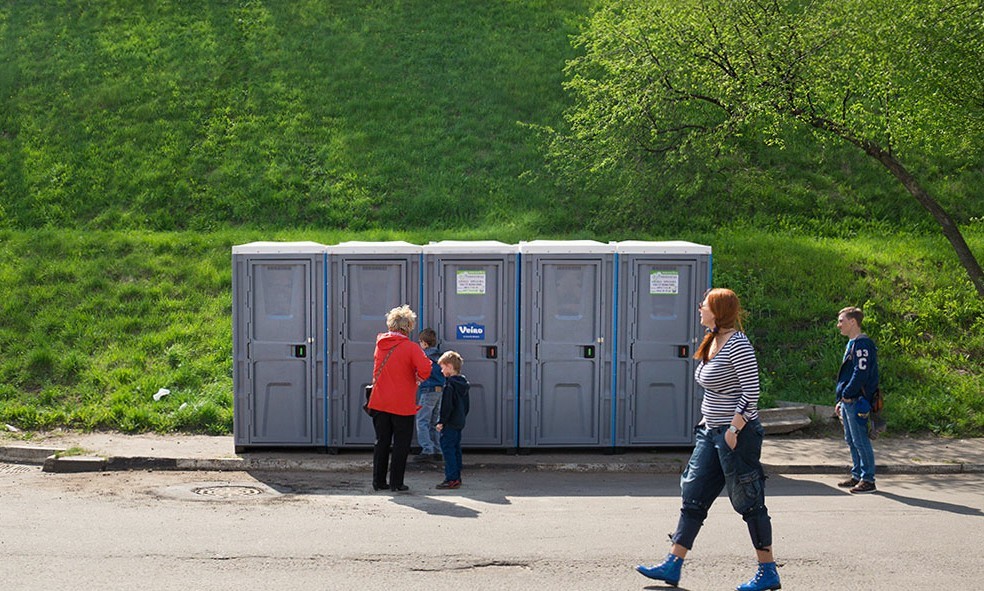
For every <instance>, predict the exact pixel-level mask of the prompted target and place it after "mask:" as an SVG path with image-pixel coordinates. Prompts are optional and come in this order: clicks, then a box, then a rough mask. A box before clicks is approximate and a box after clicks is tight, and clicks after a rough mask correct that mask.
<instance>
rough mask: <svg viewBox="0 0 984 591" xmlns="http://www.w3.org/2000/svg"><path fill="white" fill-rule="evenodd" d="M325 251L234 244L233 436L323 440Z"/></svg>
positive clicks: (252, 440)
mask: <svg viewBox="0 0 984 591" xmlns="http://www.w3.org/2000/svg"><path fill="white" fill-rule="evenodd" d="M324 252H325V246H324V245H322V244H316V243H314V242H280V243H278V242H253V243H250V244H243V245H238V246H233V248H232V264H233V268H232V269H233V273H232V275H233V282H232V283H233V293H232V295H233V297H232V301H233V305H232V321H233V339H232V341H233V347H232V349H233V360H234V363H233V375H232V377H233V436H234V437H233V439H234V442H235V446H236V449H237V450H242V449H244V448H246V447H249V446H263V447H268V446H273V447H276V446H314V445H323V444H324V429H323V427H324V421H323V417H324V380H323V377H324V351H325V349H324V338H323V329H322V326H323V321H324V318H323V305H324Z"/></svg>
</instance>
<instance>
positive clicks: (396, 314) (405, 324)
mask: <svg viewBox="0 0 984 591" xmlns="http://www.w3.org/2000/svg"><path fill="white" fill-rule="evenodd" d="M415 326H417V315H416V314H414V313H413V310H411V309H410V306H408V305H406V304H403V305H402V306H399V307H396V308H393V309H392V310H390V311H389V313H387V314H386V328H388V329H389V330H390V331H392V332H400V333H403V334H405V335H407V336H410V334H411V333H413V328H414V327H415Z"/></svg>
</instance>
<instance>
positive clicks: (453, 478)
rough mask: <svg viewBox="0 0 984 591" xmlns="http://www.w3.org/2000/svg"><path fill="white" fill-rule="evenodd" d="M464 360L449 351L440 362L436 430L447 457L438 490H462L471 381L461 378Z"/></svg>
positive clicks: (438, 362) (442, 356) (445, 457)
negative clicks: (441, 381)
mask: <svg viewBox="0 0 984 591" xmlns="http://www.w3.org/2000/svg"><path fill="white" fill-rule="evenodd" d="M462 363H464V360H463V359H462V358H461V355H459V354H457V353H456V352H454V351H448V352H446V353H445V354H444V355H441V358H440V359H438V360H437V364H438V365H440V366H441V373H443V374H444V377H445V380H444V391H443V392H442V395H441V418H440V420H439V421H438V423H437V430H438V431H440V433H441V453H443V454H444V482H442V483H441V484H438V485H437V488H440V489H448V488H458V487H460V486H461V430H462V429H464V428H465V416H466V415H468V388H469V385H468V380H467V379H465V376H463V375H461V365H462Z"/></svg>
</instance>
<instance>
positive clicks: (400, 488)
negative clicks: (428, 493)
mask: <svg viewBox="0 0 984 591" xmlns="http://www.w3.org/2000/svg"><path fill="white" fill-rule="evenodd" d="M390 490H391V491H393V492H407V491H408V490H410V487H409V486H407V485H405V484H400V485H398V486H391V487H390Z"/></svg>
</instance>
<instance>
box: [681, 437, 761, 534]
mask: <svg viewBox="0 0 984 591" xmlns="http://www.w3.org/2000/svg"><path fill="white" fill-rule="evenodd" d="M726 431H727V427H707V426H703V425H701V426H699V427H697V430H696V434H697V444H696V445H695V446H694V452H693V454H691V456H690V462H689V463H688V464H687V468H686V469H685V470H684V471H683V476H681V477H680V492H681V496H682V497H683V507H682V508H681V509H680V521H679V522H678V523H677V529H676V532H675V533H674V534H673V538H672V539H673V543H675V544H680V545H681V546H683V547H684V548H687V549H688V550H689V549H691V548H693V545H694V539H695V538H696V537H697V533H698V532H699V531H700V528H701V526H703V525H704V520H705V519H706V518H707V512H708V510H709V509H710V508H711V505H712V504H713V503H714V500H715V499H716V498H717V497H718V495H720V494H721V491H722V490H724V489H725V488H727V490H728V497H729V498H730V499H731V506H732V507H733V508H734V510H735V511H736V512H738V513H740V514H741V516H742V519H744V520H745V523H746V524H747V526H748V533H749V535H750V536H751V538H752V545H753V546H755V548H756V549H758V550H763V549H765V548H769V547H771V546H772V521H771V519H770V518H769V510H768V509H767V508H766V506H765V471H764V470H762V464H761V463H760V461H759V458H760V457H761V454H762V437H763V435H764V431H763V429H762V424H761V423H759V422H758V421H757V420H755V421H750V422H749V423H748V424H747V425H745V427H744V428H743V429H742V430H741V433H739V434H738V443H737V445H736V446H735V449H733V450H732V449H731V448H730V447H728V444H727V443H725V441H724V434H725V432H726Z"/></svg>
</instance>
